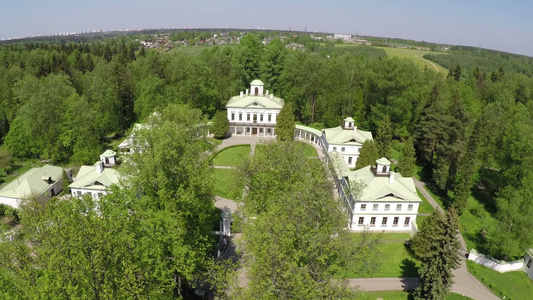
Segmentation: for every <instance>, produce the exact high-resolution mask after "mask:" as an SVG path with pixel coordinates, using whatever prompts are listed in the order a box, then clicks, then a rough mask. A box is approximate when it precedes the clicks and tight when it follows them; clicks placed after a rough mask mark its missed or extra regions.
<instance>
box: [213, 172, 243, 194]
mask: <svg viewBox="0 0 533 300" xmlns="http://www.w3.org/2000/svg"><path fill="white" fill-rule="evenodd" d="M213 171H214V176H215V190H214V192H215V195H217V196H220V197H222V198H226V199H237V198H240V197H241V196H242V191H238V190H236V189H235V186H236V184H235V181H236V175H237V171H235V170H231V169H213Z"/></svg>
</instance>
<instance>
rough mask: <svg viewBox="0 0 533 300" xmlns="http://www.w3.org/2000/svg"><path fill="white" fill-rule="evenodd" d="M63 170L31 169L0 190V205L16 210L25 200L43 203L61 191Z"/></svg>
mask: <svg viewBox="0 0 533 300" xmlns="http://www.w3.org/2000/svg"><path fill="white" fill-rule="evenodd" d="M62 178H63V168H61V167H55V166H52V165H45V166H43V167H40V168H33V169H30V170H29V171H27V172H25V173H24V174H22V175H20V176H19V177H17V179H15V180H13V181H12V182H10V183H8V184H6V185H5V186H4V187H3V188H2V189H0V203H2V204H6V205H9V206H12V207H14V208H18V207H19V206H20V205H21V204H22V203H23V202H24V201H25V200H31V199H35V200H37V201H39V202H40V203H43V202H45V201H47V200H48V199H50V198H51V197H53V196H56V195H57V194H59V193H60V192H61V191H62V190H63V179H62Z"/></svg>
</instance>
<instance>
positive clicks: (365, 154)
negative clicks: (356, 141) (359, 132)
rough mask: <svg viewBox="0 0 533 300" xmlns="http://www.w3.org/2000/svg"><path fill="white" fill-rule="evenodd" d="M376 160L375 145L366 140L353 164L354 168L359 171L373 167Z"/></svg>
mask: <svg viewBox="0 0 533 300" xmlns="http://www.w3.org/2000/svg"><path fill="white" fill-rule="evenodd" d="M377 159H379V151H378V147H377V146H376V143H374V141H372V140H366V141H365V142H364V143H363V146H362V148H361V154H359V158H357V162H356V163H355V168H356V169H357V170H359V169H362V168H364V167H366V166H370V165H374V164H375V163H376V160H377Z"/></svg>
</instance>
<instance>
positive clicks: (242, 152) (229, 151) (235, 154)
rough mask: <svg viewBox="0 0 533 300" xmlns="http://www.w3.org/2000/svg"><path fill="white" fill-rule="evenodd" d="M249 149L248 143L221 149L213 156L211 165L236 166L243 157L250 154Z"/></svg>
mask: <svg viewBox="0 0 533 300" xmlns="http://www.w3.org/2000/svg"><path fill="white" fill-rule="evenodd" d="M251 149H252V148H251V147H250V145H237V146H233V147H228V148H225V149H222V150H220V151H219V152H218V153H216V154H215V157H213V160H212V161H213V165H215V166H230V167H236V166H237V165H239V163H240V162H242V160H243V158H245V157H248V156H249V155H250V151H251Z"/></svg>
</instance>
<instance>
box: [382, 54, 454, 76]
mask: <svg viewBox="0 0 533 300" xmlns="http://www.w3.org/2000/svg"><path fill="white" fill-rule="evenodd" d="M375 48H378V49H382V50H384V51H385V52H386V53H387V56H388V57H399V58H407V59H410V60H412V61H413V62H414V63H415V64H417V65H419V66H420V67H422V68H424V67H428V68H429V69H430V70H435V71H437V72H439V73H442V74H444V75H448V70H447V69H446V68H444V67H442V66H440V65H438V64H436V63H434V62H432V61H429V60H427V59H425V58H423V56H424V54H428V53H431V54H438V53H437V52H430V51H424V50H416V49H405V48H390V47H375ZM443 55H445V54H443Z"/></svg>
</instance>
